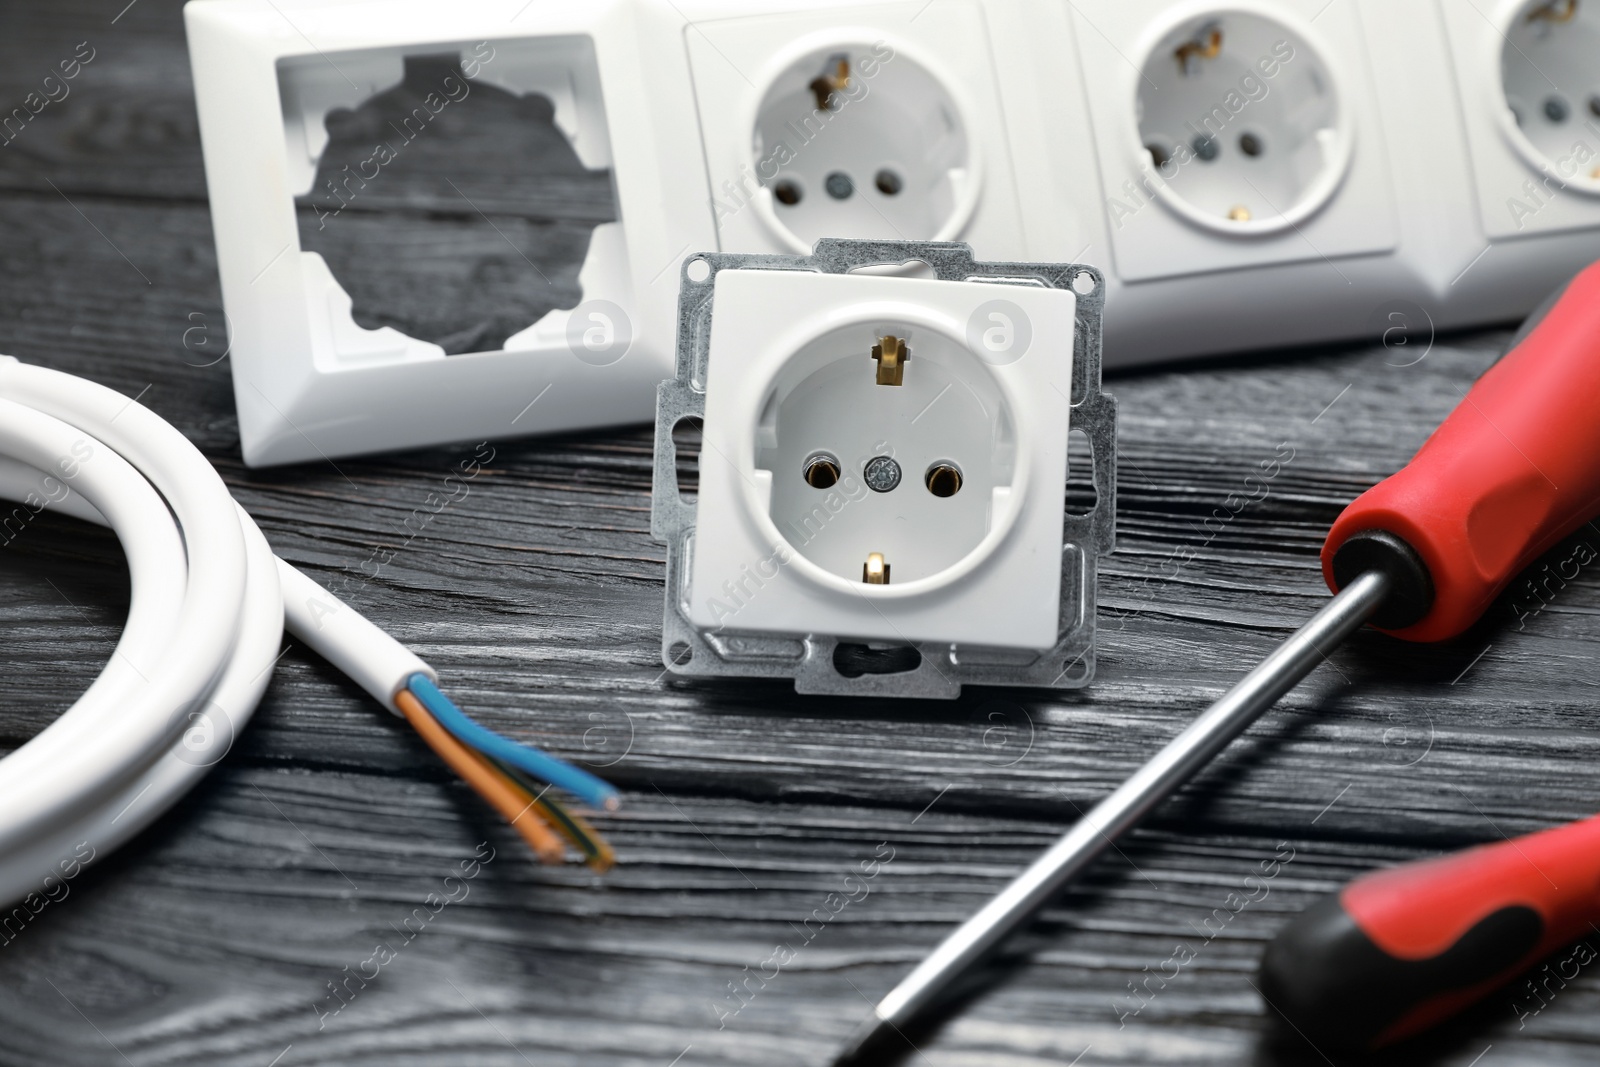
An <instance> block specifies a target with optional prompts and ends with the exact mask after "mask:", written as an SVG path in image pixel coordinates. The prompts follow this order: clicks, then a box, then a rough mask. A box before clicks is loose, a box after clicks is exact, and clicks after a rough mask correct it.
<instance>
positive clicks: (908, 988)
mask: <svg viewBox="0 0 1600 1067" xmlns="http://www.w3.org/2000/svg"><path fill="white" fill-rule="evenodd" d="M1389 590H1390V580H1389V578H1388V577H1387V576H1386V575H1384V574H1383V573H1381V572H1379V571H1367V572H1366V573H1364V574H1362V575H1360V576H1359V577H1357V578H1356V579H1355V580H1354V581H1352V582H1350V583H1349V584H1347V585H1346V586H1345V587H1344V588H1343V589H1342V590H1340V592H1339V593H1338V595H1336V596H1335V597H1334V598H1333V599H1332V600H1330V601H1329V602H1328V603H1327V604H1326V605H1324V606H1323V608H1322V610H1320V611H1318V612H1317V613H1316V614H1315V615H1313V616H1312V617H1311V619H1310V621H1309V622H1307V623H1306V624H1305V625H1304V626H1302V627H1300V629H1298V630H1296V631H1295V632H1294V634H1293V635H1292V636H1291V637H1290V638H1289V639H1288V640H1287V641H1285V642H1284V643H1283V644H1282V645H1280V646H1278V648H1277V649H1276V650H1275V651H1274V652H1273V653H1272V654H1271V655H1270V656H1268V657H1267V658H1266V659H1265V660H1263V661H1262V662H1261V664H1260V665H1259V666H1258V667H1256V669H1255V670H1253V671H1251V672H1250V673H1249V674H1247V675H1245V677H1244V678H1243V679H1242V680H1241V681H1240V682H1239V683H1238V684H1237V685H1235V686H1234V687H1233V688H1232V689H1230V690H1228V691H1227V692H1226V693H1225V694H1223V696H1222V698H1221V699H1220V700H1218V701H1217V702H1216V703H1214V704H1212V705H1211V706H1210V707H1209V708H1207V709H1206V710H1205V712H1204V713H1203V714H1201V716H1200V717H1199V718H1198V719H1196V720H1195V721H1194V722H1193V723H1191V724H1190V725H1189V726H1188V728H1186V729H1185V730H1184V731H1183V732H1182V733H1181V734H1179V735H1178V736H1177V737H1175V738H1173V739H1172V740H1171V741H1170V742H1168V744H1167V746H1166V747H1165V748H1163V749H1162V750H1161V751H1160V752H1158V753H1156V755H1155V757H1154V758H1153V759H1151V760H1150V762H1148V763H1146V764H1145V765H1144V766H1143V767H1141V768H1139V770H1138V771H1137V772H1135V773H1134V774H1133V776H1132V777H1130V778H1129V779H1128V780H1127V781H1125V782H1123V783H1122V785H1120V786H1118V787H1117V788H1116V790H1115V791H1114V792H1112V794H1111V795H1110V796H1108V797H1106V798H1105V799H1104V800H1102V801H1101V802H1100V803H1098V804H1096V805H1095V806H1094V809H1093V810H1092V811H1090V812H1089V814H1088V815H1085V816H1084V817H1083V818H1081V819H1079V820H1078V822H1077V823H1076V824H1075V825H1074V826H1073V827H1072V829H1071V830H1069V831H1067V833H1066V834H1065V835H1064V836H1063V837H1062V838H1061V840H1059V841H1057V842H1056V843H1055V844H1054V845H1052V846H1051V847H1050V849H1049V851H1047V852H1046V853H1045V854H1044V855H1042V856H1040V857H1039V858H1038V859H1037V860H1035V861H1034V863H1033V865H1032V866H1030V867H1029V868H1028V869H1027V870H1026V871H1024V872H1022V874H1021V875H1020V876H1019V877H1018V878H1017V879H1016V880H1015V881H1013V882H1012V883H1011V884H1010V885H1008V886H1006V888H1005V889H1004V890H1002V891H1001V892H1000V894H999V895H998V896H996V897H995V898H994V899H993V900H991V901H990V902H989V903H988V904H986V905H984V907H983V909H982V910H981V911H979V912H978V913H977V914H976V915H974V916H973V917H972V918H970V919H968V920H967V921H966V922H964V923H962V924H961V926H960V927H958V928H957V929H956V931H955V932H954V933H952V934H951V935H950V936H949V937H947V938H945V939H944V942H943V943H942V944H940V945H939V947H938V948H936V949H934V950H933V953H932V954H931V955H930V956H928V958H927V959H925V960H923V961H922V963H920V964H918V965H917V968H916V970H914V971H912V972H911V973H910V974H909V975H907V976H906V978H905V979H904V980H903V981H902V982H901V983H900V984H899V985H897V986H895V987H894V988H893V989H892V990H890V991H889V994H888V996H886V997H884V998H883V999H882V1000H881V1001H879V1002H878V1005H877V1007H876V1008H875V1009H873V1012H872V1015H870V1016H869V1017H868V1018H867V1020H866V1022H864V1023H863V1024H862V1025H861V1028H860V1029H859V1030H857V1031H856V1034H855V1036H854V1037H853V1038H852V1039H851V1042H850V1044H849V1046H848V1047H847V1048H846V1049H845V1051H844V1053H843V1054H842V1055H841V1056H840V1057H839V1059H838V1060H837V1061H835V1062H836V1064H837V1065H838V1067H843V1065H845V1064H849V1063H853V1062H865V1061H864V1060H863V1059H862V1058H863V1057H865V1056H866V1055H868V1054H869V1052H870V1050H871V1049H873V1048H875V1047H876V1046H877V1045H878V1042H879V1041H881V1040H883V1039H884V1038H885V1037H886V1035H887V1034H889V1033H890V1032H898V1031H900V1030H901V1029H902V1028H903V1027H905V1026H906V1025H907V1024H908V1023H910V1022H911V1020H912V1018H913V1017H914V1016H915V1015H916V1014H917V1013H918V1012H920V1011H921V1010H922V1009H923V1008H924V1007H926V1006H927V1005H928V1003H929V1002H930V1001H932V1000H933V999H935V998H936V997H937V996H938V995H939V993H940V992H941V991H942V990H943V989H944V988H945V987H946V986H947V985H949V984H950V982H951V981H953V980H954V979H955V978H956V977H957V976H958V975H960V974H962V973H963V972H965V971H966V970H968V969H969V968H970V967H972V966H973V964H975V963H976V962H977V961H978V960H979V959H980V958H981V957H982V956H983V955H984V954H985V953H986V952H988V951H989V950H990V949H991V948H993V947H994V946H995V945H996V944H998V943H999V941H1000V940H1001V939H1002V938H1004V937H1005V936H1006V935H1007V934H1009V933H1010V932H1011V931H1012V930H1014V929H1016V928H1017V927H1018V926H1020V925H1021V924H1023V923H1024V922H1026V921H1027V920H1028V919H1029V918H1031V917H1032V916H1033V915H1034V914H1035V913H1036V912H1038V910H1039V909H1040V908H1042V907H1043V906H1044V905H1045V904H1046V903H1048V902H1049V900H1050V899H1051V898H1052V897H1054V896H1055V894H1056V893H1057V892H1059V891H1060V890H1061V888H1062V887H1063V886H1065V885H1066V884H1067V883H1068V882H1069V881H1071V880H1072V879H1073V877H1075V876H1076V875H1077V874H1078V873H1079V872H1080V871H1082V870H1083V869H1084V868H1085V867H1087V866H1088V865H1089V864H1090V863H1091V862H1093V860H1094V859H1095V858H1096V857H1097V856H1099V855H1100V853H1102V852H1104V851H1105V850H1106V849H1107V848H1109V847H1110V846H1111V843H1112V842H1113V841H1115V840H1116V839H1117V838H1118V837H1120V836H1122V835H1123V834H1124V833H1126V832H1127V831H1128V830H1129V829H1131V828H1132V827H1133V825H1134V824H1135V823H1137V822H1138V821H1139V820H1140V819H1141V818H1143V817H1144V816H1145V815H1146V814H1148V813H1149V811H1150V810H1151V809H1152V808H1154V807H1155V806H1156V805H1157V804H1159V803H1160V802H1161V801H1162V800H1164V799H1166V798H1167V797H1168V796H1170V795H1171V794H1172V793H1173V792H1174V791H1176V790H1177V788H1178V787H1179V786H1181V785H1182V784H1183V783H1184V782H1186V781H1188V780H1189V779H1190V778H1191V777H1193V776H1194V774H1195V773H1196V772H1197V771H1199V770H1200V768H1201V767H1203V766H1205V765H1206V764H1207V763H1208V762H1210V760H1211V759H1212V758H1213V757H1214V756H1216V754H1217V753H1218V752H1220V751H1222V749H1223V748H1225V747H1226V746H1227V744H1228V742H1230V741H1232V740H1233V739H1234V738H1235V737H1238V736H1239V734H1241V733H1243V732H1244V730H1245V729H1246V728H1247V727H1248V726H1249V725H1250V724H1251V723H1252V722H1254V721H1255V720H1256V719H1257V718H1258V717H1260V715H1261V714H1262V713H1263V712H1265V711H1266V710H1267V709H1268V708H1270V707H1271V706H1272V705H1273V704H1274V703H1276V702H1277V700H1278V698H1279V697H1281V696H1282V695H1283V694H1284V693H1287V692H1288V691H1289V690H1290V689H1292V688H1294V686H1295V685H1296V684H1297V683H1298V682H1299V681H1300V680H1301V679H1302V678H1304V677H1305V676H1306V675H1307V674H1309V673H1311V671H1312V669H1313V668H1314V667H1316V665H1317V664H1318V663H1320V662H1322V660H1323V659H1325V658H1326V657H1327V656H1328V654H1329V653H1330V652H1332V651H1333V650H1334V649H1335V648H1337V647H1338V645H1339V644H1340V643H1341V642H1342V641H1343V640H1344V639H1345V638H1346V637H1348V636H1349V635H1350V634H1352V633H1354V632H1355V631H1356V630H1358V629H1360V627H1361V625H1362V624H1363V623H1364V622H1366V621H1367V619H1369V618H1370V617H1371V616H1372V613H1373V612H1375V611H1377V610H1378V608H1379V606H1380V605H1381V604H1382V603H1383V600H1384V597H1385V596H1387V595H1388V593H1389Z"/></svg>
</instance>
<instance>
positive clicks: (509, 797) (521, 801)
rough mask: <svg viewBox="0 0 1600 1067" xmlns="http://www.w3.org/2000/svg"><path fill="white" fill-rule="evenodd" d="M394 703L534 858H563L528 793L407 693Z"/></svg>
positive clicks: (562, 850)
mask: <svg viewBox="0 0 1600 1067" xmlns="http://www.w3.org/2000/svg"><path fill="white" fill-rule="evenodd" d="M394 702H395V706H396V707H398V708H399V709H400V711H401V712H402V713H403V714H404V715H405V717H406V721H407V722H409V723H410V724H411V728H412V729H414V730H416V731H417V733H418V734H419V735H421V737H422V739H423V740H424V741H426V742H427V744H428V747H429V748H431V749H433V750H434V751H435V752H437V753H438V754H439V758H440V759H442V760H444V761H445V763H447V764H449V765H450V769H451V770H453V771H455V772H456V773H457V774H459V775H460V776H461V777H462V779H463V780H465V781H466V783H467V784H468V785H470V786H472V788H473V789H474V790H476V791H477V793H478V795H479V796H481V797H482V798H483V799H484V800H486V801H488V803H489V805H490V806H491V807H493V808H494V809H495V810H496V811H498V812H499V813H500V814H501V815H503V816H505V820H506V822H508V823H510V824H511V825H512V826H513V827H515V828H516V830H517V832H518V833H520V834H521V835H522V839H523V840H524V841H526V842H527V843H528V847H529V848H531V849H533V852H534V855H536V856H538V857H539V859H540V860H541V861H542V862H544V863H560V862H562V860H564V859H565V858H566V846H565V845H563V844H562V841H561V838H559V837H557V836H556V833H555V831H554V830H552V829H551V828H550V827H549V826H548V825H546V823H545V822H544V820H543V819H542V818H541V817H540V815H539V812H538V805H537V803H536V802H535V799H534V797H533V795H532V794H530V793H529V792H528V791H527V790H525V789H523V788H522V787H521V786H519V785H517V784H516V783H515V782H513V781H511V779H509V778H507V777H506V776H505V775H504V774H503V773H501V772H500V771H499V770H497V769H496V768H494V767H493V766H491V765H490V764H489V762H488V761H487V760H485V759H484V758H483V757H482V756H480V755H478V753H476V752H474V751H472V749H470V748H468V747H467V746H466V745H463V744H462V743H461V742H460V741H458V740H456V739H455V737H454V736H453V735H452V734H451V733H450V732H449V731H448V730H446V729H445V728H444V727H443V726H440V725H439V723H438V720H436V719H435V718H434V717H433V716H432V715H429V714H428V709H426V708H424V707H423V706H422V701H420V700H418V699H417V698H416V697H415V696H414V695H412V693H411V692H410V691H409V690H405V689H402V690H401V691H400V692H399V693H397V694H395V698H394Z"/></svg>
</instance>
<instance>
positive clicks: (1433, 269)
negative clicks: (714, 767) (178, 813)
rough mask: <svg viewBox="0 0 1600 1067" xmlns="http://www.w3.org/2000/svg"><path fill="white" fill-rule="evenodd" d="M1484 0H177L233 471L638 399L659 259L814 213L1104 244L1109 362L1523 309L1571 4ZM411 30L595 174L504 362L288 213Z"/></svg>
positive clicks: (1586, 96)
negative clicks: (363, 280)
mask: <svg viewBox="0 0 1600 1067" xmlns="http://www.w3.org/2000/svg"><path fill="white" fill-rule="evenodd" d="M1481 6H1483V5H1482V3H1481V0H1434V2H1432V3H1426V2H1418V3H1410V4H1394V3H1392V2H1388V0H1343V2H1339V3H1333V4H1329V3H1327V2H1326V0H1227V2H1226V3H1223V2H1221V0H1073V2H1072V3H1070V4H1066V3H1062V2H1061V0H1006V2H1001V0H889V2H886V3H881V4H870V5H863V4H859V3H852V2H848V0H595V2H593V3H589V4H584V5H528V4H527V3H526V2H525V0H504V2H502V0H481V2H478V3H474V4H471V5H465V6H461V5H458V6H455V7H450V8H440V7H439V6H438V5H435V4H431V3H428V2H426V0H361V2H349V3H336V4H328V3H323V2H321V0H192V2H191V3H190V4H189V6H188V7H187V8H186V18H187V22H188V26H189V32H190V50H191V57H192V60H193V65H194V73H195V85H196V91H197V96H198V105H199V114H200V124H201V133H202V140H203V142H204V148H205V159H206V170H207V178H208V183H209V186H210V190H211V197H212V214H213V219H214V225H215V229H216V237H217V249H218V261H219V269H220V272H221V276H222V289H223V299H224V304H225V306H226V308H227V311H228V314H229V317H230V321H231V326H232V331H233V333H232V346H233V347H232V352H233V355H234V376H235V396H236V399H237V402H238V405H239V413H240V436H241V439H242V442H243V446H244V452H245V458H246V461H247V462H249V463H251V464H268V463H282V462H291V461H296V460H304V459H314V458H318V457H324V456H339V455H345V454H349V453H354V452H366V451H376V450H380V449H386V448H394V447H402V446H410V445H423V444H431V443H438V442H443V441H448V440H458V439H465V438H474V439H475V438H480V437H482V436H485V435H512V434H519V433H539V432H548V431H555V430H566V429H573V428H578V427H585V426H599V425H606V424H611V423H620V422H629V421H638V420H642V419H645V418H647V417H648V414H649V411H650V405H651V389H652V386H653V383H655V382H656V381H659V380H660V379H661V378H664V377H666V376H668V375H669V374H670V373H671V365H672V353H673V331H674V328H675V325H676V319H675V318H674V311H675V306H676V296H677V292H676V288H675V287H674V285H673V279H674V277H675V276H676V272H677V268H678V267H679V266H680V265H681V264H682V262H683V261H684V259H685V258H686V257H687V256H690V255H693V254H695V253H698V252H705V251H713V250H716V251H721V252H725V253H726V252H736V253H782V252H789V253H804V252H806V251H808V250H809V249H810V248H811V247H812V245H813V244H814V243H815V242H816V241H817V240H818V239H819V238H823V237H839V238H855V239H910V240H956V241H962V242H965V243H967V244H968V245H970V246H971V247H972V248H973V250H974V251H975V253H976V254H977V255H979V256H981V257H983V258H985V259H993V260H1000V259H1005V260H1015V261H1023V262H1026V261H1042V262H1089V263H1095V264H1098V265H1099V266H1100V267H1101V269H1102V271H1103V273H1104V277H1105V285H1106V289H1105V302H1106V304H1105V306H1106V324H1105V331H1106V334H1105V335H1106V358H1107V362H1108V365H1129V364H1136V363H1140V362H1147V361H1153V360H1161V359H1171V358H1176V357H1187V356H1195V355H1203V354H1207V353H1212V352H1223V351H1240V350H1245V349H1253V348H1265V347H1273V346H1283V345H1289V344H1295V343H1305V342H1327V341H1332V340H1338V339H1344V338H1360V337H1367V338H1369V339H1371V340H1372V341H1373V342H1374V343H1376V342H1377V341H1378V340H1379V338H1380V337H1384V338H1392V337H1393V336H1394V331H1395V329H1396V327H1397V326H1399V327H1402V328H1404V329H1406V330H1407V331H1408V333H1409V337H1408V339H1409V340H1411V341H1412V342H1414V343H1416V344H1417V345H1418V346H1419V348H1422V347H1423V342H1424V341H1426V340H1428V339H1431V336H1432V333H1433V331H1434V330H1442V329H1445V328H1449V327H1459V326H1465V325H1470V324H1475V323H1487V322H1495V321H1508V320H1512V319H1515V318H1518V317H1520V316H1522V315H1524V314H1526V313H1527V312H1528V311H1529V310H1531V309H1532V308H1533V307H1534V306H1535V305H1536V304H1537V303H1538V301H1539V300H1540V299H1541V298H1542V297H1543V296H1544V295H1545V294H1546V293H1548V292H1549V291H1550V289H1552V288H1553V287H1554V286H1555V285H1557V284H1559V283H1560V282H1562V281H1564V280H1565V279H1566V278H1567V277H1569V276H1570V275H1571V274H1572V273H1573V272H1574V271H1576V270H1577V269H1578V268H1579V267H1581V266H1583V265H1584V264H1586V263H1588V262H1589V261H1591V260H1593V259H1595V258H1597V257H1600V171H1597V167H1600V112H1597V110H1596V109H1597V108H1600V100H1596V99H1595V96H1596V93H1597V92H1600V59H1597V58H1596V57H1597V56H1600V47H1597V42H1600V0H1498V2H1496V3H1494V4H1493V5H1492V7H1483V10H1480V7H1481ZM484 49H487V50H488V52H489V53H490V54H492V55H493V57H494V58H493V59H492V61H489V62H473V61H474V57H478V56H481V55H482V54H483V50H484ZM441 52H447V53H448V52H456V53H458V54H460V55H461V56H462V59H463V65H464V67H465V65H466V64H468V63H472V65H473V66H474V68H475V70H476V71H477V73H476V74H475V75H474V76H475V77H478V78H482V79H484V80H487V81H489V82H491V83H493V84H495V85H497V86H499V87H502V88H505V89H507V90H509V91H512V92H516V93H538V94H541V95H544V96H547V97H548V98H549V99H550V100H551V101H552V103H553V104H554V110H555V121H556V124H557V126H558V127H559V128H560V129H561V130H562V132H563V133H564V134H565V135H566V136H567V137H568V139H569V140H570V141H571V142H572V146H573V149H574V151H575V152H576V153H577V155H578V157H579V158H580V159H581V160H582V161H583V162H584V164H585V165H587V166H589V167H594V168H599V167H609V168H610V169H611V172H612V178H613V182H614V186H615V190H616V198H617V206H618V217H619V220H620V221H618V222H616V223H610V224H605V225H602V226H600V227H598V228H597V229H596V230H595V233H594V237H593V240H592V243H591V247H590V251H589V256H588V260H587V261H586V263H585V264H584V268H583V271H582V273H581V275H580V281H581V283H582V286H583V297H582V301H581V302H580V303H579V304H578V305H576V306H575V307H573V308H566V309H560V310H556V311H552V312H550V313H549V314H548V315H546V316H545V317H544V318H543V319H541V320H540V321H539V322H537V323H529V324H528V327H527V328H526V329H524V330H522V331H521V332H520V333H517V334H515V335H514V336H512V338H511V339H510V340H509V341H508V342H507V343H506V345H505V347H504V350H502V351H497V352H479V353H471V354H466V355H458V356H449V357H446V356H445V355H444V354H443V351H442V350H441V349H440V348H439V347H438V346H437V345H433V344H429V343H427V342H423V341H419V340H417V339H414V338H410V337H407V336H405V335H404V334H402V333H399V332H398V331H395V330H393V329H382V330H376V331H369V330H364V329H362V328H360V327H359V326H357V325H356V324H355V323H354V322H353V321H352V319H351V314H350V300H349V297H348V296H347V295H346V294H345V292H344V290H343V289H342V287H341V286H340V285H339V282H338V280H337V279H336V278H334V277H333V276H332V274H330V272H329V270H328V268H327V266H326V265H325V264H324V263H323V262H322V261H321V259H320V257H318V256H316V255H315V254H314V253H309V252H303V251H302V250H301V249H300V246H299V240H298V233H297V229H296V226H295V216H294V208H293V200H292V197H293V194H294V192H295V191H296V190H298V189H302V188H303V187H304V186H305V185H306V183H307V181H308V176H309V175H311V174H314V173H315V167H316V160H317V158H318V156H319V154H320V152H321V151H322V149H323V147H324V146H325V144H326V142H327V135H326V132H325V130H324V129H323V125H322V124H323V119H324V116H325V115H326V114H327V112H328V110H329V109H330V108H332V107H336V106H340V107H352V106H356V105H357V104H358V103H360V101H362V100H363V99H365V98H366V97H368V96H371V95H373V94H374V93H376V92H379V91H381V90H382V89H384V88H386V87H388V86H391V85H393V84H394V83H395V82H396V81H397V80H398V79H399V77H400V72H401V69H402V67H401V64H402V63H403V61H404V58H405V57H407V56H411V55H422V54H427V55H437V54H438V53H441ZM885 269H889V270H893V269H895V268H893V267H886V268H885Z"/></svg>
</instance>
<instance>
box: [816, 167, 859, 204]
mask: <svg viewBox="0 0 1600 1067" xmlns="http://www.w3.org/2000/svg"><path fill="white" fill-rule="evenodd" d="M822 187H823V188H824V189H826V190H828V195H829V196H831V197H833V198H834V199H835V200H848V199H850V195H851V194H852V193H854V192H855V191H856V184H855V182H853V181H851V180H850V175H848V174H846V173H845V172H844V171H842V170H836V171H834V172H833V173H832V174H830V175H828V176H827V177H826V178H824V179H823V181H822Z"/></svg>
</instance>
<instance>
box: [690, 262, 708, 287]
mask: <svg viewBox="0 0 1600 1067" xmlns="http://www.w3.org/2000/svg"><path fill="white" fill-rule="evenodd" d="M684 273H685V274H687V275H688V276H689V280H690V281H691V282H696V283H698V282H703V281H705V280H706V279H707V278H709V277H711V264H709V263H707V262H706V261H705V260H703V259H698V258H696V259H691V260H690V261H689V265H688V266H687V267H685V268H684Z"/></svg>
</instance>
